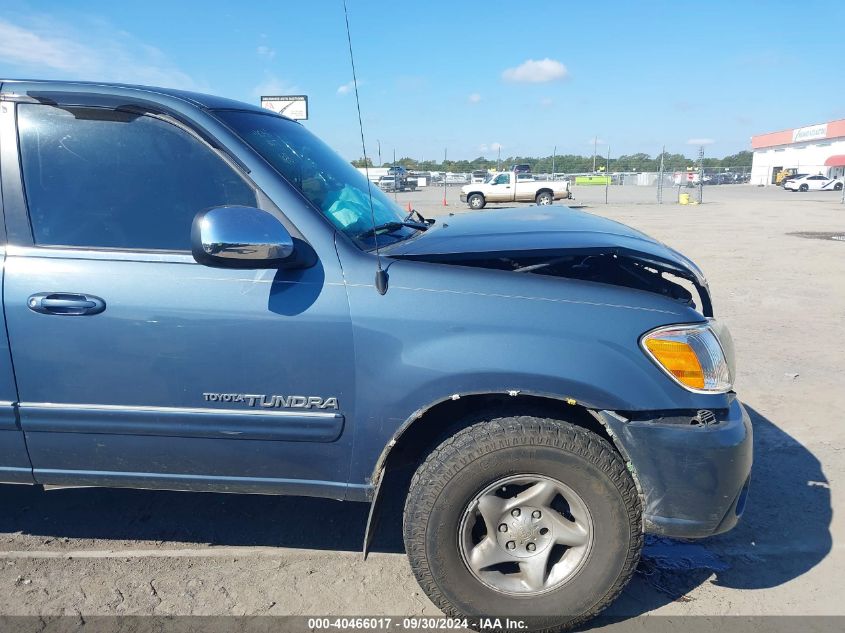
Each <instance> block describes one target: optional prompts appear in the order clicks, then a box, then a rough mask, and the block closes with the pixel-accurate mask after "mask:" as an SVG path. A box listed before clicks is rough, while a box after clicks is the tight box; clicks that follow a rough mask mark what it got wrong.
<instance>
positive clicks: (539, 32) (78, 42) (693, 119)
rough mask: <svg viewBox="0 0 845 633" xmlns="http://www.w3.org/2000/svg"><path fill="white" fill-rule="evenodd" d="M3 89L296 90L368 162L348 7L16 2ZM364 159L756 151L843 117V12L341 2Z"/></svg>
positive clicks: (791, 7)
mask: <svg viewBox="0 0 845 633" xmlns="http://www.w3.org/2000/svg"><path fill="white" fill-rule="evenodd" d="M3 6H4V11H3V12H2V13H0V43H2V47H3V48H2V51H3V52H2V53H0V77H36V78H72V79H93V80H115V81H126V82H133V83H148V84H155V85H167V86H177V87H183V88H190V89H195V90H201V91H206V92H212V93H215V94H220V95H224V96H227V97H231V98H235V99H241V100H244V101H250V102H257V101H258V98H259V96H260V95H261V94H307V95H308V96H309V102H310V120H309V121H308V122H307V123H306V125H307V126H308V127H309V128H310V129H312V130H313V131H314V132H316V133H317V134H318V135H320V136H321V137H322V138H323V139H325V140H326V141H327V142H328V143H329V144H331V145H332V146H333V147H335V148H336V149H337V150H338V151H340V152H341V154H343V155H344V156H346V157H348V158H350V159H351V158H356V157H358V156H360V155H361V151H360V137H359V134H358V127H357V115H356V112H355V101H354V95H353V94H352V92H351V91H350V90H348V89H347V88H346V86H348V82H350V80H351V78H352V76H351V70H350V66H349V57H348V50H347V43H346V34H345V30H344V21H343V9H342V3H341V0H311V1H310V2H302V1H298V2H292V1H288V2H285V1H278V0H277V1H276V2H244V1H243V0H241V1H240V2H228V1H223V0H220V1H214V0H206V1H204V2H193V1H187V0H186V1H174V0H170V1H169V2H159V1H157V0H145V1H144V2H115V1H114V0H109V1H96V0H88V1H86V0H77V1H75V2H59V1H53V2H50V1H43V2H22V1H19V0H4V2H3ZM348 6H349V11H350V23H351V27H352V38H353V46H354V50H355V56H356V60H355V61H356V67H357V70H358V80H359V88H360V94H361V105H362V109H363V117H364V126H365V134H366V137H367V145H368V153H369V154H370V155H371V156H373V157H374V158H376V159H377V157H376V153H377V152H376V141H377V140H380V141H381V148H382V158H383V160H385V161H387V160H389V159H390V158H391V157H392V154H393V150H394V149H395V151H396V155H397V157H399V156H405V155H409V156H413V157H416V158H423V159H425V158H438V159H439V158H442V156H443V149H444V147H448V151H449V157H450V158H473V157H475V156H479V155H484V156H487V157H490V158H495V156H496V148H497V147H498V146H501V152H502V156H503V157H504V156H508V155H548V154H551V152H552V148H553V146H555V145H556V146H557V152H558V153H559V154H563V153H576V154H590V153H592V149H593V148H592V140H591V139H593V137H594V136H597V137H598V139H599V141H600V146H599V152H600V153H602V154H604V153H605V152H606V151H607V144H609V145H610V151H611V155H618V154H620V153H634V152H638V151H642V152H646V153H649V154H652V155H654V154H656V153H658V152H659V151H660V148H661V146H662V145H663V144H665V145H666V148H667V150H668V151H672V152H681V153H685V154H687V155H690V156H692V155H694V154H695V151H696V148H694V147H692V146H691V145H690V143H689V141H690V140H695V139H710V140H712V141H713V142H712V144H711V145H710V146H709V147H708V149H707V153H708V154H709V155H716V156H721V155H724V154H729V153H733V152H736V151H739V150H742V149H748V147H749V138H750V136H751V135H752V134H757V133H761V132H768V131H773V130H778V129H783V128H789V127H798V126H802V125H809V124H812V123H817V122H824V121H827V120H831V119H836V118H845V78H844V77H845V72H843V65H845V30H843V26H842V25H843V24H845V3H843V2H835V1H826V2H802V3H800V6H799V5H796V4H795V2H794V0H791V1H788V2H776V1H769V2H762V1H760V2H757V1H751V0H748V1H742V0H734V1H732V2H723V1H721V0H709V1H708V2H706V3H681V2H613V1H607V2H602V3H584V2H577V3H576V2H563V1H551V0H550V1H547V2H541V1H538V0H534V1H532V2H514V1H513V0H510V1H503V2H500V1H498V0H488V1H486V2H480V1H475V2H456V1H454V0H453V1H451V2H440V1H439V0H426V1H424V2H395V1H394V2H380V1H375V0H368V1H365V0H348Z"/></svg>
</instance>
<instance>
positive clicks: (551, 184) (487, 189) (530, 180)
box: [461, 171, 572, 209]
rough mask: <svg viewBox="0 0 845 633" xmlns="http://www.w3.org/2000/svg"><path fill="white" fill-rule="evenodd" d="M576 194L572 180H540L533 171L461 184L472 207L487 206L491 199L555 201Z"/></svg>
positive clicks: (498, 175) (462, 195) (463, 198)
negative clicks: (572, 188)
mask: <svg viewBox="0 0 845 633" xmlns="http://www.w3.org/2000/svg"><path fill="white" fill-rule="evenodd" d="M571 197H572V192H571V191H570V189H569V181H568V180H537V179H535V178H534V176H533V175H531V174H526V173H517V172H512V171H506V172H503V173H501V174H495V175H493V176H491V177H490V178H488V179H487V181H485V182H483V183H473V184H470V185H466V186H464V187H461V202H466V203H467V204H468V205H469V208H470V209H483V208H484V207H485V205H486V204H487V203H488V202H536V203H537V204H544V205H545V204H552V202H554V201H555V200H562V199H568V198H571Z"/></svg>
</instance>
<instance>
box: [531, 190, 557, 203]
mask: <svg viewBox="0 0 845 633" xmlns="http://www.w3.org/2000/svg"><path fill="white" fill-rule="evenodd" d="M541 193H548V194H551V196H552V199H554V197H555V192H554V189H550V188H549V187H543V188H542V189H538V190H537V192H536V193H535V194H534V200H536V199H537V198H539V197H540V194H541Z"/></svg>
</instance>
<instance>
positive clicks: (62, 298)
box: [26, 292, 106, 316]
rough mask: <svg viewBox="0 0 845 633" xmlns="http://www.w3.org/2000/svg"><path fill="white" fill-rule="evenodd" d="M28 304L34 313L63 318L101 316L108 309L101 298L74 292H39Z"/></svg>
mask: <svg viewBox="0 0 845 633" xmlns="http://www.w3.org/2000/svg"><path fill="white" fill-rule="evenodd" d="M26 304H27V306H28V307H29V309H30V310H32V311H33V312H39V313H40V314H58V315H63V316H84V315H89V314H100V312H102V311H103V310H105V309H106V302H105V301H103V300H102V299H100V298H99V297H95V296H94V295H85V294H79V293H74V292H39V293H37V294H34V295H32V296H30V297H29V299H27V302H26Z"/></svg>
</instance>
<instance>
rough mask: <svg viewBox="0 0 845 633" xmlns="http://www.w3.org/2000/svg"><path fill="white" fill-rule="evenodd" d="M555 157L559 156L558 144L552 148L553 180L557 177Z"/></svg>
mask: <svg viewBox="0 0 845 633" xmlns="http://www.w3.org/2000/svg"><path fill="white" fill-rule="evenodd" d="M555 158H557V145H555V146H554V149H553V150H552V180H554V179H555Z"/></svg>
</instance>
